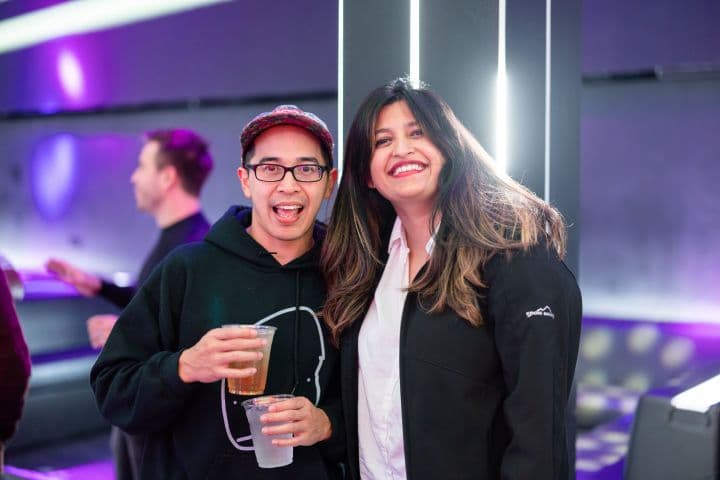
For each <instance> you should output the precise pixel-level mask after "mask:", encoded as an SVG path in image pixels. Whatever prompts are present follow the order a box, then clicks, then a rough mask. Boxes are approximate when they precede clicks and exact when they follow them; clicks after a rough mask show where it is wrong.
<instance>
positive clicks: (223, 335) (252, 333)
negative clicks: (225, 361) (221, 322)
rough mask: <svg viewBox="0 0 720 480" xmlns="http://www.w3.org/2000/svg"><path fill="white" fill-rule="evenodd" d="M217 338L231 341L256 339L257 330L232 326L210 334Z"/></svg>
mask: <svg viewBox="0 0 720 480" xmlns="http://www.w3.org/2000/svg"><path fill="white" fill-rule="evenodd" d="M209 333H211V334H212V335H213V336H214V337H215V338H217V339H219V340H230V339H233V338H256V337H257V330H255V329H254V328H246V327H242V326H232V327H223V328H215V329H213V330H210V332H209Z"/></svg>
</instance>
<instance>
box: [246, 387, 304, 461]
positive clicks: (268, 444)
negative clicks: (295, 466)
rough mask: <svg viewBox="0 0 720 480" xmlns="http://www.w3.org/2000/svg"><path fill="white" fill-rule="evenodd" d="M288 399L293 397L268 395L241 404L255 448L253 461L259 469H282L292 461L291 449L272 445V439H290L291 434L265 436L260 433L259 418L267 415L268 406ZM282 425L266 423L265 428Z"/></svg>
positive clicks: (261, 426) (281, 423) (261, 425)
mask: <svg viewBox="0 0 720 480" xmlns="http://www.w3.org/2000/svg"><path fill="white" fill-rule="evenodd" d="M289 398H293V395H268V396H265V397H255V398H251V399H250V400H245V401H244V402H242V406H243V407H244V408H245V414H246V415H247V419H248V424H249V425H250V434H251V435H252V441H253V447H254V448H255V459H256V460H257V462H258V466H259V467H260V468H275V467H284V466H285V465H290V464H291V463H292V461H293V447H279V446H277V445H273V444H272V440H273V438H291V437H292V434H291V433H287V434H283V435H265V434H264V433H262V428H263V424H262V423H261V422H260V417H261V416H262V415H263V414H265V413H267V411H268V407H269V406H270V405H272V404H273V403H277V402H282V401H283V400H287V399H289ZM283 424H284V422H280V423H268V424H266V425H265V426H274V425H283Z"/></svg>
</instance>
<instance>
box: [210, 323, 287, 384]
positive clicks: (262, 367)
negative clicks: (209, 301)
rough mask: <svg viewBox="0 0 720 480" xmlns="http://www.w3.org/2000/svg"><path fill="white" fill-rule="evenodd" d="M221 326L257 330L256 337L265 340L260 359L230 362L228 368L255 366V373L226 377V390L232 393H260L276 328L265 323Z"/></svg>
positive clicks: (265, 376)
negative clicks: (245, 375)
mask: <svg viewBox="0 0 720 480" xmlns="http://www.w3.org/2000/svg"><path fill="white" fill-rule="evenodd" d="M223 327H236V328H237V327H242V328H252V329H254V330H256V331H257V336H258V338H264V339H265V340H267V345H265V346H264V347H263V348H262V349H261V350H260V351H261V352H262V354H263V357H262V358H261V359H260V360H251V361H245V362H231V363H230V368H250V367H255V368H256V369H257V371H256V372H255V375H252V376H250V377H245V378H228V379H227V386H228V391H229V392H230V393H232V394H233V395H261V394H262V393H263V392H265V383H266V382H267V374H268V365H269V363H270V347H271V346H272V341H273V336H274V335H275V330H277V328H275V327H270V326H267V325H223Z"/></svg>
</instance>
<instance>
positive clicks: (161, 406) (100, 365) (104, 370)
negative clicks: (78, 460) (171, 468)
mask: <svg viewBox="0 0 720 480" xmlns="http://www.w3.org/2000/svg"><path fill="white" fill-rule="evenodd" d="M184 279H185V271H184V269H183V268H182V266H178V265H175V264H172V263H168V264H166V265H163V268H159V269H156V270H155V272H154V273H153V275H151V277H150V278H149V279H148V281H147V282H146V283H145V284H144V285H143V287H142V288H141V289H140V290H139V291H138V294H137V295H135V297H133V299H132V301H131V302H130V304H129V305H128V306H127V308H125V310H123V312H122V314H121V315H120V317H119V318H118V321H117V323H116V325H115V326H114V327H113V329H112V332H111V333H110V336H109V337H108V340H107V342H106V344H105V346H104V347H103V350H102V352H101V353H100V356H99V357H98V359H97V361H96V362H95V365H94V366H93V368H92V371H91V373H90V382H91V384H92V388H93V391H94V393H95V400H96V403H97V405H98V408H99V410H100V413H102V415H103V416H104V417H105V418H107V419H108V420H109V421H110V423H112V424H113V425H116V426H118V427H120V428H121V429H123V430H124V431H126V432H128V433H132V434H138V433H149V432H153V431H158V430H162V429H164V428H166V427H167V426H168V425H170V424H171V423H172V422H173V421H174V420H175V419H176V418H177V416H178V415H179V413H180V411H181V410H182V409H183V407H184V405H185V403H186V401H187V399H188V397H189V396H190V395H191V394H192V393H193V392H194V391H195V389H196V388H197V384H186V383H184V382H183V381H182V380H181V379H180V376H179V374H178V359H179V357H180V354H181V353H182V351H181V350H180V348H179V347H178V340H177V330H178V325H179V322H180V315H181V313H180V309H179V308H178V305H181V304H182V298H181V297H182V296H183V295H184V285H185V280H184ZM178 297H180V298H178Z"/></svg>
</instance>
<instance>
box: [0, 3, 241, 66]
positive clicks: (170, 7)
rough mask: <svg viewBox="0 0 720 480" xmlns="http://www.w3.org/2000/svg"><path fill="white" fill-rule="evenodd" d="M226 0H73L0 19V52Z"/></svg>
mask: <svg viewBox="0 0 720 480" xmlns="http://www.w3.org/2000/svg"><path fill="white" fill-rule="evenodd" d="M227 1H229V0H112V1H109V0H75V1H73V2H66V3H61V4H59V5H54V6H52V7H47V8H43V9H41V10H37V11H34V12H30V13H26V14H23V15H18V16H17V17H13V18H9V19H7V20H2V21H0V53H6V52H10V51H13V50H18V49H21V48H26V47H30V46H33V45H37V44H38V43H42V42H46V41H48V40H53V39H55V38H60V37H65V36H68V35H75V34H78V33H87V32H93V31H97V30H103V29H106V28H111V27H117V26H120V25H126V24H129V23H135V22H139V21H142V20H149V19H151V18H155V17H161V16H163V15H170V14H172V13H178V12H182V11H184V10H190V9H193V8H198V7H204V6H208V5H212V4H216V3H221V2H227Z"/></svg>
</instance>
